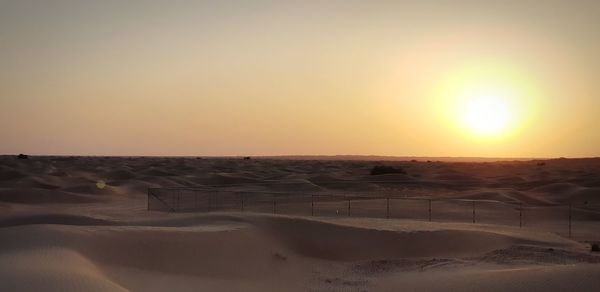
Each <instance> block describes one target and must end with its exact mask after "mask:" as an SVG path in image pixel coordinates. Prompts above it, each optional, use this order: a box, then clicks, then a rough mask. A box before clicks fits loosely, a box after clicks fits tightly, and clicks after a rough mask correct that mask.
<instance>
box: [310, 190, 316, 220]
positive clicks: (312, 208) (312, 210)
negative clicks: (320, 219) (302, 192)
mask: <svg viewBox="0 0 600 292" xmlns="http://www.w3.org/2000/svg"><path fill="white" fill-rule="evenodd" d="M310 216H315V195H310Z"/></svg>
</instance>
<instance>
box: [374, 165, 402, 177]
mask: <svg viewBox="0 0 600 292" xmlns="http://www.w3.org/2000/svg"><path fill="white" fill-rule="evenodd" d="M388 173H406V171H404V169H402V168H400V167H393V166H385V165H376V166H373V168H372V169H371V175H379V174H388Z"/></svg>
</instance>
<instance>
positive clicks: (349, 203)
mask: <svg viewBox="0 0 600 292" xmlns="http://www.w3.org/2000/svg"><path fill="white" fill-rule="evenodd" d="M347 213H348V217H350V198H349V197H348V212H347Z"/></svg>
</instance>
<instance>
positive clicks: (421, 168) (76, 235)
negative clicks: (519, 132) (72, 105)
mask: <svg viewBox="0 0 600 292" xmlns="http://www.w3.org/2000/svg"><path fill="white" fill-rule="evenodd" d="M0 161H1V162H2V163H1V164H0V208H1V210H2V211H3V212H2V214H1V215H0V238H2V240H1V241H0V283H2V288H3V290H7V291H40V290H43V291H165V290H171V291H197V290H210V291H273V290H277V291H331V290H337V291H365V290H366V291H398V290H401V289H405V290H412V291H447V290H460V291H469V290H472V291H481V290H491V288H490V287H494V288H495V289H497V290H502V291H506V290H516V291H519V290H522V291H525V290H528V291H542V290H543V291H553V290H559V289H562V288H561V287H571V286H569V285H572V284H573V283H574V282H573V281H576V285H578V286H576V287H577V289H579V290H593V288H594V287H597V285H598V280H597V279H598V277H597V275H598V274H600V269H599V268H598V265H599V263H600V256H598V255H595V254H593V253H590V252H589V242H590V241H594V240H600V238H598V235H597V228H598V226H599V225H598V224H597V223H598V222H600V213H599V212H598V211H597V209H595V208H593V207H592V206H594V205H595V204H597V203H598V202H599V201H600V200H598V198H599V196H600V193H599V190H600V189H599V187H598V182H599V181H600V178H599V176H600V175H599V174H600V160H594V159H589V160H549V161H546V165H545V166H540V165H537V162H530V161H515V162H511V161H504V162H497V163H490V162H486V163H466V162H460V163H456V162H452V163H444V162H430V163H427V162H402V161H395V162H381V161H378V162H371V161H369V162H361V161H309V160H294V161H284V160H272V159H264V160H263V159H253V160H251V161H243V160H241V159H240V160H233V159H192V158H187V159H186V158H110V157H72V158H65V157H31V158H30V159H29V160H24V161H17V160H15V159H14V158H12V157H0ZM379 164H389V165H393V166H395V167H401V168H403V169H404V170H405V171H406V174H387V175H379V176H371V175H369V171H370V168H371V167H372V166H373V165H379ZM100 181H102V182H103V183H105V185H102V186H103V187H102V188H99V187H98V186H99V185H97V183H98V182H100ZM208 185H222V186H226V187H228V188H229V189H234V190H238V191H244V190H245V191H258V192H278V193H287V194H288V198H289V197H290V196H293V195H294V194H297V195H299V194H329V193H342V194H348V193H356V194H361V195H362V196H381V194H385V193H390V194H393V195H397V196H406V197H419V198H422V197H429V198H444V199H476V200H478V202H479V203H478V208H479V209H478V210H477V212H478V213H477V219H478V222H480V221H481V223H477V224H472V223H465V222H470V216H471V213H470V211H471V209H470V205H469V204H467V205H465V206H462V205H460V204H457V205H451V204H445V203H444V202H443V201H440V202H435V204H434V208H442V209H435V211H436V213H434V221H438V222H427V220H426V219H425V218H426V217H423V215H424V214H421V213H419V214H420V215H417V216H414V217H406V218H412V219H410V220H409V219H375V218H367V217H369V214H370V213H369V212H371V210H372V209H371V208H380V207H381V206H384V205H381V206H380V205H377V204H379V203H381V202H379V203H377V201H373V202H374V203H372V204H367V203H368V202H366V201H365V202H360V201H357V202H355V203H353V205H352V208H353V209H352V212H353V213H354V214H357V216H358V215H360V214H363V216H366V217H364V218H349V217H346V216H341V215H340V214H337V213H333V214H334V215H333V217H306V216H287V215H267V214H257V213H239V212H216V213H215V212H213V213H208V214H204V213H200V214H196V213H165V212H155V211H147V210H146V191H147V188H148V187H185V186H188V187H189V186H198V187H202V186H205V187H206V186H208ZM487 202H489V203H487ZM494 202H505V203H506V205H505V206H506V207H505V209H506V210H503V211H502V212H500V211H498V209H497V207H496V205H494V204H495V203H494ZM584 202H587V203H588V204H586V205H584V204H583V203H584ZM417 203H418V204H417ZM518 203H521V204H523V205H524V206H525V208H526V210H527V212H528V213H526V215H525V218H524V220H525V223H526V225H525V227H524V228H519V227H518V221H515V220H518V212H517V213H515V210H516V209H515V208H513V206H515V204H516V205H518ZM566 203H574V204H576V205H575V207H574V208H573V218H574V220H576V221H575V224H574V226H575V230H574V236H573V238H574V240H570V239H568V238H565V232H564V231H565V230H566V229H565V224H566V223H565V222H566V221H564V220H562V219H560V220H558V221H556V220H555V219H556V218H563V217H565V215H566V213H565V212H566V209H564V207H563V206H562V205H561V204H566ZM302 204H304V203H302ZM332 204H333V203H332ZM394 204H395V205H392V207H393V211H395V212H399V213H398V214H404V213H402V212H406V211H409V209H406V208H413V207H414V208H425V207H426V206H425V205H422V204H421V203H420V202H418V201H415V204H414V206H413V205H410V204H408V203H406V204H405V203H404V202H402V201H398V202H395V203H394ZM303 206H304V205H303ZM307 206H308V205H307ZM377 206H379V207H377ZM411 206H412V207H411ZM400 207H403V208H404V209H398V208H400ZM463 207H464V208H463ZM269 208H270V207H269ZM281 208H284V209H281V210H285V206H281ZM331 208H333V209H332V210H334V211H335V210H336V209H337V210H338V211H339V209H340V208H342V210H344V208H346V206H345V205H343V206H337V205H332V207H331ZM444 208H446V209H444ZM421 211H425V212H426V209H423V210H421V209H419V210H416V209H415V210H414V212H417V213H418V212H421ZM282 212H283V211H282ZM504 212H512V213H510V214H511V215H510V216H509V217H508V218H505V217H506V214H508V213H504ZM336 214H337V215H336ZM344 214H345V213H344ZM425 214H426V213H425ZM425 216H426V215H425ZM557 216H558V217H557ZM561 216H562V217H561ZM463 217H464V218H463ZM565 218H566V217H565ZM414 219H417V220H414ZM461 222H462V223H461ZM483 223H485V224H483ZM556 230H562V232H556ZM524 271H525V272H524ZM432 279H433V280H434V281H432Z"/></svg>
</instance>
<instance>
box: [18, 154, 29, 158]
mask: <svg viewBox="0 0 600 292" xmlns="http://www.w3.org/2000/svg"><path fill="white" fill-rule="evenodd" d="M17 159H29V156H27V155H25V154H19V155H17Z"/></svg>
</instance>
